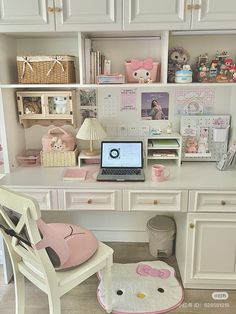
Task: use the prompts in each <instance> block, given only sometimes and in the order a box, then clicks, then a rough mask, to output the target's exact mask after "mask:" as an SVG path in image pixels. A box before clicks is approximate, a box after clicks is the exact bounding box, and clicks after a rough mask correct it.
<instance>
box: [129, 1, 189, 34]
mask: <svg viewBox="0 0 236 314" xmlns="http://www.w3.org/2000/svg"><path fill="white" fill-rule="evenodd" d="M187 4H191V0H187V1H186V0H165V1H164V0H125V1H124V29H125V30H154V29H159V30H168V29H189V28H190V22H191V10H186V5H187Z"/></svg>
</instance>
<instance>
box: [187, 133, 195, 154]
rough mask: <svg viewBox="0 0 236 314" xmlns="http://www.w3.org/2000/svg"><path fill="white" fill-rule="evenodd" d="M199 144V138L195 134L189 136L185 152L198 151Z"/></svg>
mask: <svg viewBox="0 0 236 314" xmlns="http://www.w3.org/2000/svg"><path fill="white" fill-rule="evenodd" d="M197 151H198V144H197V139H196V138H195V137H193V136H189V137H188V138H187V139H186V142H185V153H197Z"/></svg>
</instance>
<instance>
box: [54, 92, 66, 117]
mask: <svg viewBox="0 0 236 314" xmlns="http://www.w3.org/2000/svg"><path fill="white" fill-rule="evenodd" d="M53 103H54V110H55V113H59V114H60V113H66V109H67V98H66V97H64V96H57V97H53Z"/></svg>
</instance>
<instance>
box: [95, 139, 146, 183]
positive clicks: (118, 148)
mask: <svg viewBox="0 0 236 314" xmlns="http://www.w3.org/2000/svg"><path fill="white" fill-rule="evenodd" d="M144 180H145V175H144V170H143V142H142V141H111V142H109V141H102V143H101V167H100V170H99V173H98V176H97V181H144Z"/></svg>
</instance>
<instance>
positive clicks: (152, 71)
mask: <svg viewBox="0 0 236 314" xmlns="http://www.w3.org/2000/svg"><path fill="white" fill-rule="evenodd" d="M133 60H134V59H132V60H131V61H127V62H125V70H126V74H125V76H126V81H127V83H139V81H140V78H142V79H143V80H144V82H147V81H149V80H151V81H152V82H160V65H161V64H160V62H152V65H150V63H149V64H148V62H147V63H145V61H146V60H148V59H146V60H143V61H142V60H134V62H133ZM135 61H136V62H135ZM146 64H147V65H146Z"/></svg>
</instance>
